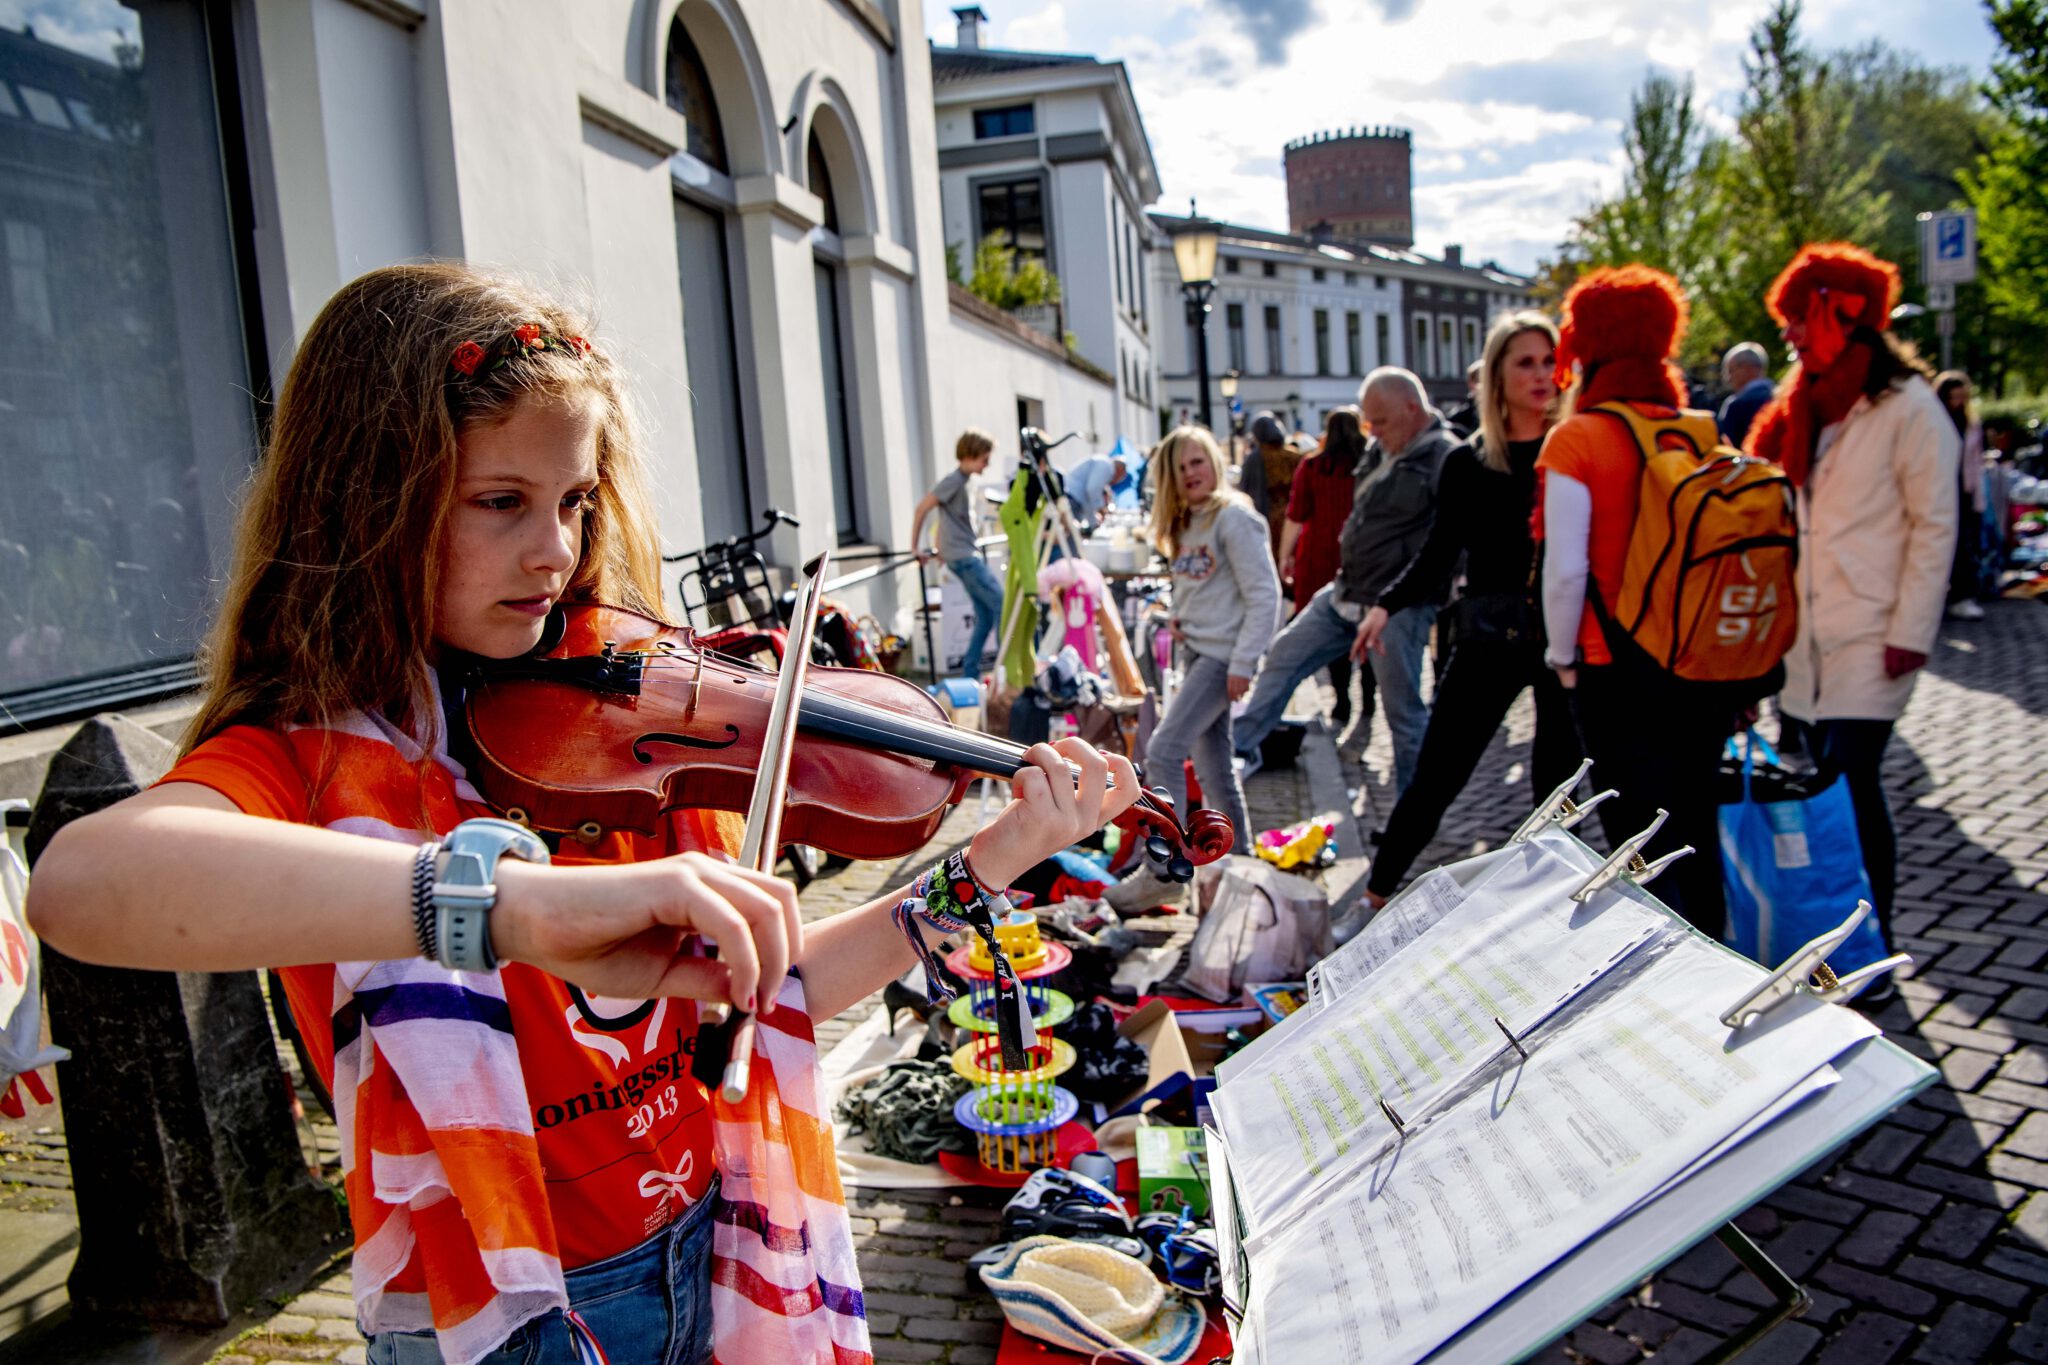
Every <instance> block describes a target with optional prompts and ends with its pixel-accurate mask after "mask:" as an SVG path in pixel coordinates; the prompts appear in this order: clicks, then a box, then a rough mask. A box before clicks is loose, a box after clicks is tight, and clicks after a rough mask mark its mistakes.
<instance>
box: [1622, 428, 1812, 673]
mask: <svg viewBox="0 0 2048 1365" xmlns="http://www.w3.org/2000/svg"><path fill="white" fill-rule="evenodd" d="M1587 411H1588V412H1598V413H1602V414H1605V415H1606V416H1608V417H1612V418H1614V419H1615V420H1616V421H1619V422H1620V423H1621V424H1622V425H1623V426H1624V427H1626V428H1627V429H1628V432H1629V435H1630V437H1631V438H1632V439H1633V440H1634V441H1635V444H1636V449H1637V451H1638V452H1639V453H1640V454H1641V455H1642V458H1643V481H1642V487H1641V492H1640V496H1639V499H1638V503H1637V509H1636V524H1635V529H1634V531H1633V532H1632V533H1631V534H1630V536H1629V543H1628V559H1627V560H1626V562H1625V565H1624V567H1623V569H1622V574H1621V592H1620V595H1619V599H1618V600H1617V601H1616V602H1615V603H1614V606H1613V610H1612V613H1611V614H1610V613H1609V611H1608V610H1607V609H1606V608H1605V607H1604V606H1603V604H1601V603H1600V601H1599V594H1598V593H1597V592H1596V593H1595V594H1594V595H1593V597H1594V607H1595V610H1596V611H1598V612H1599V613H1600V617H1601V622H1602V625H1603V626H1604V627H1605V628H1606V634H1607V636H1608V639H1609V642H1610V644H1615V643H1619V642H1618V641H1617V640H1616V639H1615V637H1616V636H1617V634H1619V635H1622V636H1625V637H1626V638H1627V639H1628V640H1629V641H1630V642H1632V643H1633V644H1634V646H1635V648H1636V649H1637V650H1639V651H1640V652H1641V653H1642V654H1644V655H1647V656H1648V659H1649V661H1650V662H1651V663H1653V664H1654V665H1655V666H1656V667H1657V668H1658V669H1660V670H1662V671H1663V672H1665V673H1668V674H1671V675H1672V676H1674V677H1677V678H1680V679H1683V680H1684V681H1687V682H1695V683H1711V684H1722V685H1727V686H1729V687H1730V689H1731V690H1746V691H1747V693H1748V695H1747V697H1746V698H1745V700H1754V699H1755V698H1756V697H1760V696H1764V695H1766V694H1768V693H1769V692H1772V691H1775V690H1776V689H1777V686H1778V683H1779V679H1780V676H1781V675H1780V674H1779V671H1778V665H1779V661H1780V660H1782V659H1783V658H1784V657H1785V654H1786V652H1787V651H1788V650H1790V649H1791V648H1792V637H1793V635H1794V633H1795V632H1796V630H1797V627H1798V621H1799V618H1798V609H1799V604H1798V597H1797V593H1796V589H1795V588H1794V583H1793V566H1794V564H1795V563H1796V562H1797V558H1798V553H1799V525H1798V519H1797V516H1796V514H1795V513H1794V510H1793V492H1792V481H1791V480H1790V479H1788V478H1786V477H1785V471H1784V470H1782V469H1780V468H1779V467H1778V466H1777V465H1774V464H1772V463H1770V462H1769V461H1767V460H1759V459H1757V458H1755V457H1754V456H1750V455H1745V454H1743V453H1742V452H1741V451H1739V450H1736V449H1734V448H1733V447H1731V446H1727V445H1724V444H1722V442H1721V438H1720V432H1719V430H1718V429H1717V428H1716V426H1715V424H1714V418H1713V414H1711V413H1706V412H1695V411H1681V412H1679V413H1678V415H1677V416H1675V417H1670V418H1664V419H1657V418H1651V417H1645V416H1643V415H1642V414H1641V413H1640V412H1638V411H1636V409H1634V408H1633V407H1630V406H1629V405H1628V404H1626V403H1601V404H1598V405H1597V406H1594V407H1591V408H1588V409H1587ZM1618 653H1619V651H1618Z"/></svg>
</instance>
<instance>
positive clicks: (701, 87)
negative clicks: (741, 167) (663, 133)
mask: <svg viewBox="0 0 2048 1365" xmlns="http://www.w3.org/2000/svg"><path fill="white" fill-rule="evenodd" d="M668 107H669V108H671V109H673V110H675V111H676V112H677V113H679V114H681V115H682V116H683V122H684V123H686V124H687V125H689V139H688V145H687V146H686V147H685V148H684V150H685V151H687V152H689V154H690V155H691V156H694V157H696V158H697V159H698V160H699V161H701V162H703V163H704V164H705V165H707V166H709V167H711V169H713V170H715V171H719V172H721V173H723V174H725V175H731V174H732V166H731V164H730V163H729V162H727V161H726V158H725V129H724V128H723V127H721V126H720V124H719V122H718V101H717V100H715V99H713V98H712V97H711V77H710V76H709V75H708V74H706V72H705V70H704V59H703V58H702V57H700V56H698V55H697V45H696V44H695V43H693V42H691V41H690V35H689V34H687V33H685V32H683V21H682V20H681V19H680V18H678V19H676V20H675V21H673V22H672V23H670V24H669V26H668Z"/></svg>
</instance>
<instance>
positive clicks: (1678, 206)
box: [1575, 72, 1717, 280]
mask: <svg viewBox="0 0 2048 1365" xmlns="http://www.w3.org/2000/svg"><path fill="white" fill-rule="evenodd" d="M1621 145H1622V152H1623V154H1624V155H1625V156H1626V157H1627V159H1628V168H1627V170H1625V171H1624V172H1623V173H1622V182H1621V193H1620V194H1618V195H1616V196H1615V197H1614V198H1612V199H1609V200H1607V201H1606V202H1604V203H1600V204H1595V205H1594V206H1593V207H1592V208H1591V209H1589V210H1587V211H1586V214H1585V215H1584V216H1583V217H1581V218H1580V219H1579V220H1578V222H1577V225H1576V227H1577V232H1576V234H1575V235H1576V238H1577V246H1578V248H1579V252H1580V255H1581V256H1582V257H1583V259H1584V261H1585V263H1586V264H1587V265H1595V266H1598V265H1625V264H1628V263H1629V262H1632V261H1639V262H1641V263H1642V264H1644V265H1648V266H1654V267H1656V268H1657V269H1659V270H1664V271H1669V272H1670V273H1671V274H1673V275H1675V276H1677V277H1678V278H1679V279H1680V280H1685V279H1686V278H1687V277H1688V276H1689V275H1691V274H1692V273H1693V272H1694V270H1695V269H1696V268H1697V266H1698V265H1699V261H1700V257H1701V255H1702V252H1703V249H1704V248H1705V247H1707V246H1708V245H1709V243H1710V242H1711V232H1710V228H1711V218H1712V212H1711V210H1712V203H1711V199H1712V195H1711V181H1710V178H1709V177H1707V176H1703V175H1701V174H1700V163H1701V159H1702V157H1705V156H1708V155H1712V154H1717V152H1716V151H1715V150H1714V148H1715V143H1714V140H1713V139H1711V138H1709V137H1708V136H1707V134H1706V132H1705V130H1704V129H1703V127H1702V125H1701V123H1700V119H1699V113H1698V111H1697V110H1696V109H1695V108H1694V107H1693V98H1692V77H1690V76H1687V77H1685V78H1684V79H1683V80H1678V79H1675V78H1673V77H1671V76H1666V75H1662V74H1660V73H1657V72H1652V73H1651V74H1650V75H1649V77H1648V78H1646V79H1645V80H1644V81H1643V84H1642V87H1641V88H1640V89H1639V90H1637V91H1636V93H1635V94H1634V95H1632V96H1631V97H1630V98H1629V121H1628V127H1627V128H1626V129H1625V130H1623V132H1622V138H1621Z"/></svg>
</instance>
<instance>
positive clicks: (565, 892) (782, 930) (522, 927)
mask: <svg viewBox="0 0 2048 1365" xmlns="http://www.w3.org/2000/svg"><path fill="white" fill-rule="evenodd" d="M497 876H498V887H499V892H498V905H497V908H496V909H495V910H493V911H492V913H491V938H492V941H493V944H494V945H495V947H496V949H497V953H498V956H499V957H501V958H508V959H510V960H513V961H517V962H524V963H526V964H528V965H529V966H533V967H538V968H540V969H541V970H542V971H544V972H548V973H550V974H551V975H554V976H558V977H561V978H562V979H563V980H564V981H569V982H572V983H574V984H575V985H577V986H580V987H582V988H583V989H584V990H585V991H586V992H589V993H590V994H593V995H604V996H610V997H612V998H614V999H623V1000H644V999H649V998H651V997H654V996H661V995H678V996H686V997H689V998H692V999H697V1000H717V1001H725V1002H729V1003H731V1004H733V1005H736V1006H737V1007H739V1008H740V1009H743V1010H747V1011H750V1012H751V1011H753V1010H754V1008H755V1004H756V1001H757V999H758V1000H760V1001H766V1002H770V1003H772V1002H773V1001H774V999H775V997H776V996H777V995H778V994H780V992H781V990H782V979H783V976H784V975H785V974H786V973H787V972H788V971H789V964H790V961H791V959H792V957H793V956H794V955H795V953H796V952H797V951H798V949H799V945H800V944H801V943H802V941H803V930H802V928H801V925H800V921H799V919H798V917H797V906H796V891H795V889H794V888H793V887H791V886H790V884H789V883H788V882H785V881H783V880H782V879H781V878H780V877H774V876H770V875H769V874H767V873H765V872H753V871H749V870H748V869H746V868H743V867H741V866H739V865H738V864H737V863H734V862H732V861H731V860H729V859H726V858H724V857H722V856H714V855H711V854H705V853H684V854H679V855H677V856H676V857H673V858H660V859H656V860H653V861H650V862H643V863H627V864H618V865H607V866H602V867H585V866H568V867H533V866H529V865H527V864H524V863H515V862H512V861H509V860H508V861H505V862H502V863H500V864H499V865H498V872H497ZM693 934H695V935H701V936H702V937H704V938H705V939H708V940H709V941H710V942H712V943H714V944H716V945H717V946H718V956H717V957H716V958H708V957H698V956H692V955H684V954H683V953H682V948H683V946H684V944H685V942H686V941H687V940H688V938H689V937H690V936H691V935H693Z"/></svg>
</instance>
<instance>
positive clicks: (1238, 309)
mask: <svg viewBox="0 0 2048 1365" xmlns="http://www.w3.org/2000/svg"><path fill="white" fill-rule="evenodd" d="M1223 320H1224V325H1225V327H1226V328H1227V330H1228V331H1229V333H1230V368H1231V369H1233V370H1240V371H1241V370H1248V369H1250V368H1251V366H1250V365H1249V364H1248V363H1246V361H1245V358H1244V305H1243V304H1241V303H1226V304H1224V305H1223Z"/></svg>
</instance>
